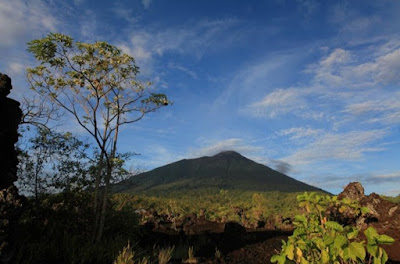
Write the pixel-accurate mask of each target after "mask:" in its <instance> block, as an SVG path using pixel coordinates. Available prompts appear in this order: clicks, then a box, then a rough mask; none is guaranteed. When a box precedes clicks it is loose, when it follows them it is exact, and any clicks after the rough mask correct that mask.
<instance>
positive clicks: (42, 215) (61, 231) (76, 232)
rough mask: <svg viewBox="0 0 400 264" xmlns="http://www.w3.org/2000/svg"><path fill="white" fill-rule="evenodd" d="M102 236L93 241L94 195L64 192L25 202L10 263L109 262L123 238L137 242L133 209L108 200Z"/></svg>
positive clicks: (136, 227)
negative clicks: (98, 241)
mask: <svg viewBox="0 0 400 264" xmlns="http://www.w3.org/2000/svg"><path fill="white" fill-rule="evenodd" d="M110 206H111V208H110V210H109V214H108V216H107V218H106V228H105V234H104V237H105V239H104V240H102V241H101V243H98V244H96V245H95V244H93V243H92V241H91V234H92V229H93V225H92V223H93V217H94V215H93V194H92V193H90V192H87V191H76V190H74V191H64V192H62V193H59V194H54V195H42V196H41V197H40V198H39V199H38V203H37V202H36V201H35V200H33V199H28V200H27V201H26V203H25V208H24V212H23V214H22V216H21V221H20V223H19V224H18V232H17V234H16V236H15V237H14V242H15V243H16V244H17V245H18V252H16V254H15V256H14V259H13V261H12V263H112V262H113V261H114V260H115V258H116V256H117V255H118V252H119V251H120V250H121V248H123V247H124V246H126V241H127V240H130V241H137V240H138V237H139V234H138V220H139V219H138V216H137V215H136V214H135V213H134V211H133V208H130V207H128V206H121V205H118V206H117V205H116V204H114V203H113V202H112V201H110Z"/></svg>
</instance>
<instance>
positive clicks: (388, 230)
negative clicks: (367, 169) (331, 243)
mask: <svg viewBox="0 0 400 264" xmlns="http://www.w3.org/2000/svg"><path fill="white" fill-rule="evenodd" d="M338 198H339V199H343V198H350V199H352V200H357V201H358V202H359V204H360V206H363V207H367V208H368V209H369V213H367V214H366V215H361V214H356V213H354V212H347V215H346V218H347V219H346V221H347V223H346V221H344V223H345V224H354V223H355V224H356V225H357V227H358V228H359V229H360V230H364V229H366V228H367V227H368V226H373V227H374V228H375V229H376V230H377V231H378V233H379V234H386V235H389V236H391V237H393V238H394V239H395V243H394V244H392V245H390V246H389V245H385V246H384V248H385V250H386V251H387V253H388V255H389V258H390V259H391V260H392V261H400V251H399V250H398V249H399V248H400V233H399V232H398V230H400V210H399V209H398V208H399V207H400V206H399V205H398V204H395V203H392V202H390V201H387V200H384V199H382V198H381V197H380V196H379V195H378V194H376V193H371V194H370V195H365V194H364V188H363V187H362V185H361V184H360V183H359V182H352V183H350V184H349V185H347V186H346V188H345V189H344V191H343V192H342V193H340V194H339V196H338Z"/></svg>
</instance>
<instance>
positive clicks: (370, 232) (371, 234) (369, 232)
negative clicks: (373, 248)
mask: <svg viewBox="0 0 400 264" xmlns="http://www.w3.org/2000/svg"><path fill="white" fill-rule="evenodd" d="M364 234H365V236H366V237H367V239H368V243H369V242H370V241H371V242H373V241H374V240H375V239H377V238H378V237H379V234H378V232H376V230H375V228H373V227H372V226H370V227H368V228H367V229H366V230H365V231H364Z"/></svg>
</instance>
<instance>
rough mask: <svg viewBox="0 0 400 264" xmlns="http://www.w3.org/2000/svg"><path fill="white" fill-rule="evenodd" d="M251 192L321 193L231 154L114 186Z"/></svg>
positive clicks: (183, 163) (156, 171)
mask: <svg viewBox="0 0 400 264" xmlns="http://www.w3.org/2000/svg"><path fill="white" fill-rule="evenodd" d="M206 188H208V189H228V190H229V189H231V190H232V189H235V190H254V191H281V192H301V191H322V190H320V189H318V188H315V187H313V186H310V185H308V184H305V183H303V182H300V181H297V180H295V179H293V178H290V177H289V176H286V175H284V174H282V173H280V172H277V171H275V170H273V169H271V168H269V167H267V166H264V165H262V164H259V163H256V162H254V161H252V160H250V159H247V158H246V157H243V156H242V155H240V154H239V153H237V152H234V151H225V152H221V153H219V154H217V155H215V156H212V157H201V158H197V159H183V160H180V161H177V162H174V163H171V164H168V165H165V166H162V167H159V168H156V169H154V170H151V171H148V172H145V173H141V174H139V175H137V176H133V177H131V178H129V179H127V180H124V181H122V182H120V183H118V184H115V185H114V186H113V191H114V192H127V193H135V192H136V193H137V192H139V193H140V192H150V193H151V192H164V191H165V192H170V191H180V190H185V191H188V190H196V189H197V190H198V189H206Z"/></svg>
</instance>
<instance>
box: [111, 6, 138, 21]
mask: <svg viewBox="0 0 400 264" xmlns="http://www.w3.org/2000/svg"><path fill="white" fill-rule="evenodd" d="M112 11H113V12H114V14H115V15H116V16H117V17H120V18H122V19H125V20H126V21H128V22H129V23H135V22H137V18H136V17H135V16H134V15H133V10H132V9H131V8H128V7H126V6H124V5H122V4H121V3H120V2H116V3H115V4H114V7H113V8H112Z"/></svg>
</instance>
